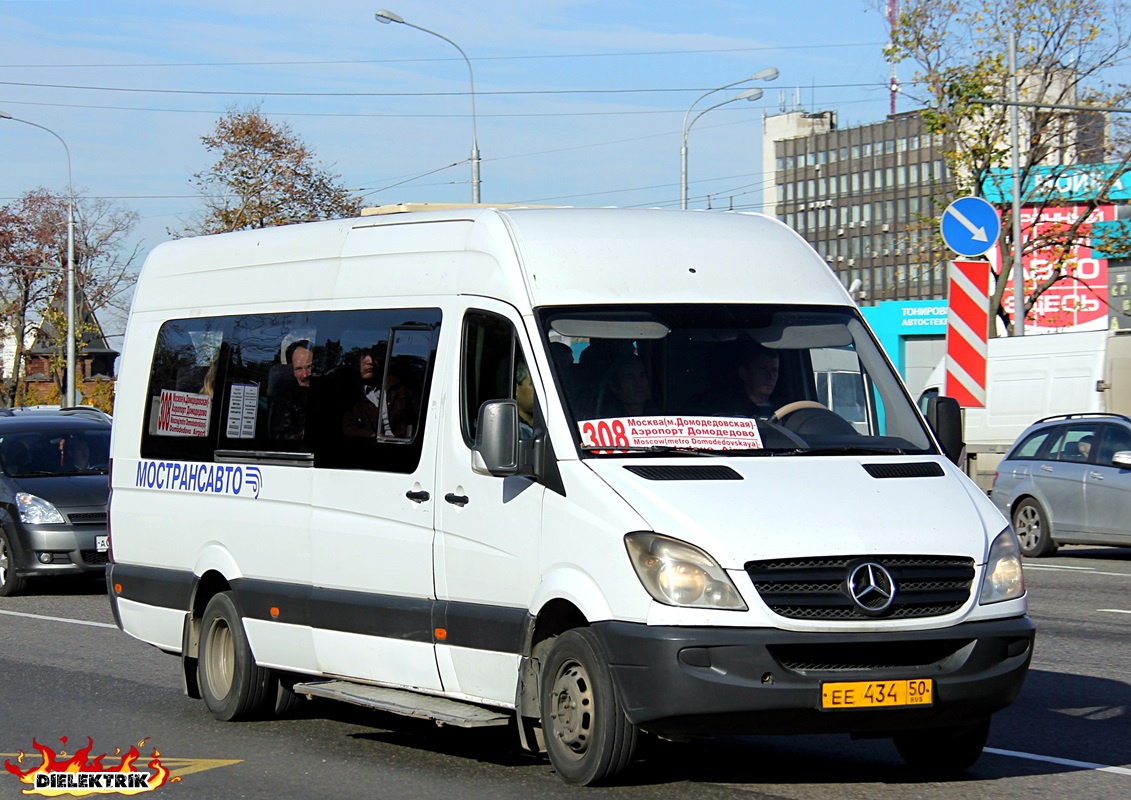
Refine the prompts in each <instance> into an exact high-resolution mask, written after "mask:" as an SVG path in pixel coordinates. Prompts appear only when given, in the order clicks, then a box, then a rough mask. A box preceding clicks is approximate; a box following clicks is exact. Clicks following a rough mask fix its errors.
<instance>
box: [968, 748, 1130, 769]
mask: <svg viewBox="0 0 1131 800" xmlns="http://www.w3.org/2000/svg"><path fill="white" fill-rule="evenodd" d="M985 752H987V753H993V754H994V755H999V756H1010V757H1011V758H1024V759H1028V760H1029V761H1044V762H1047V763H1049V764H1060V765H1061V766H1063V767H1076V768H1077V769H1092V770H1095V771H1096V772H1112V773H1115V774H1116V775H1131V769H1127V768H1126V767H1109V766H1108V765H1107V764H1093V763H1091V762H1090V761H1073V760H1072V759H1070V758H1056V757H1055V756H1038V755H1035V754H1033V753H1019V752H1018V751H1016V750H998V749H997V748H996V747H987V748H986V749H985Z"/></svg>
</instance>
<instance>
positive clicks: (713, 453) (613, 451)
mask: <svg viewBox="0 0 1131 800" xmlns="http://www.w3.org/2000/svg"><path fill="white" fill-rule="evenodd" d="M581 449H582V450H586V451H588V452H591V453H597V452H600V451H609V452H608V454H609V455H617V454H618V453H680V454H681V455H691V456H707V457H708V458H717V457H719V456H721V455H725V454H727V453H731V452H734V451H732V450H702V449H698V448H695V447H675V446H673V445H667V444H652V445H648V446H647V447H631V446H630V447H615V446H613V445H609V446H605V445H582V446H581Z"/></svg>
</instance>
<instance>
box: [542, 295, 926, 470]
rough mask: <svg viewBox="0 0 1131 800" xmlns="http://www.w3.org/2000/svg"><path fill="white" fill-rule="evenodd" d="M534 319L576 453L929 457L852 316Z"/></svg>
mask: <svg viewBox="0 0 1131 800" xmlns="http://www.w3.org/2000/svg"><path fill="white" fill-rule="evenodd" d="M539 322H540V325H541V330H542V334H543V336H544V339H545V344H546V346H547V347H548V348H549V352H550V355H551V360H552V362H553V369H554V372H555V376H556V379H557V384H558V386H559V387H560V392H561V394H562V400H563V402H564V404H565V407H566V409H567V413H568V414H569V415H570V417H571V421H572V423H573V425H574V426H575V429H576V432H577V437H578V442H579V445H580V447H581V449H582V452H583V454H584V455H586V456H592V457H601V456H607V455H624V454H633V453H641V454H649V453H670V452H673V451H676V452H704V453H710V452H713V451H728V455H753V456H761V455H817V454H821V455H824V454H832V455H836V454H860V453H867V454H873V453H874V454H884V453H893V454H912V453H934V452H935V450H934V447H933V445H932V443H931V439H930V437H929V435H928V433H927V430H926V428H925V427H924V424H923V422H922V419H921V418H920V416H919V415H918V413H917V412H916V410H915V408H914V406H913V404H912V402H911V400H910V399H909V398H908V397H907V394H906V392H905V391H904V389H903V386H902V384H901V383H900V381H899V379H898V378H897V377H896V375H895V374H894V373H893V371H892V369H891V367H890V366H889V364H888V362H887V360H886V359H885V358H884V356H883V354H882V353H881V352H880V349H879V347H878V345H877V344H876V342H875V340H874V339H873V338H872V336H871V334H870V333H869V332H868V329H867V327H866V326H865V325H864V323H863V321H862V320H861V318H860V315H859V313H858V312H857V311H856V310H855V309H850V308H839V307H822V306H781V305H773V306H766V305H737V304H699V303H696V304H678V305H676V304H665V305H638V306H617V307H615V308H612V307H607V306H602V307H571V308H548V309H541V310H540V311H539Z"/></svg>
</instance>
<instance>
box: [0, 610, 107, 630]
mask: <svg viewBox="0 0 1131 800" xmlns="http://www.w3.org/2000/svg"><path fill="white" fill-rule="evenodd" d="M0 614H6V615H7V616H9V617H26V618H28V619H42V620H46V621H48V622H69V623H70V624H72V625H89V626H90V627H92V628H114V629H115V630H117V629H118V626H117V625H111V624H110V623H109V622H91V621H90V620H85V619H68V618H67V617H48V616H44V615H43V614H25V613H24V612H22V611H3V610H0Z"/></svg>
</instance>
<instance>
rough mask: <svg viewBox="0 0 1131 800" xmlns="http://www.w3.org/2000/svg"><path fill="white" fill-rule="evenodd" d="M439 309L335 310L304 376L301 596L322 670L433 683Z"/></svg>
mask: <svg viewBox="0 0 1131 800" xmlns="http://www.w3.org/2000/svg"><path fill="white" fill-rule="evenodd" d="M440 336H441V330H440V309H438V308H395V307H394V308H382V309H372V310H362V311H349V312H336V313H334V314H332V316H331V321H330V323H328V324H326V325H324V326H323V329H320V330H319V332H318V340H317V343H316V349H321V350H322V351H324V352H325V353H326V356H325V373H326V374H325V375H324V376H322V380H320V381H317V382H315V381H313V380H312V383H311V392H312V397H311V402H310V408H309V410H308V412H307V435H308V438H313V441H314V444H313V450H314V466H315V469H314V490H313V492H312V498H313V508H312V509H311V518H310V571H311V580H312V584H313V585H312V587H311V603H310V625H311V627H312V628H313V635H314V646H315V652H316V654H317V657H318V666H319V669H320V670H321V671H322V672H323V673H326V674H331V675H341V676H345V677H349V678H358V679H362V680H372V681H377V682H380V683H385V684H394V685H401V686H410V687H416V688H422V689H431V690H438V689H439V688H440V682H439V676H438V675H437V672H436V660H435V655H434V651H433V646H432V611H433V605H434V602H435V593H434V590H433V583H432V539H433V536H434V530H435V524H434V520H433V515H434V507H435V492H436V489H435V487H434V486H433V483H434V478H435V471H436V468H435V463H436V439H437V436H438V432H437V431H436V428H437V425H436V419H435V418H434V416H433V415H430V414H429V410H430V407H431V404H430V403H429V395H430V392H431V391H432V387H433V385H434V383H435V381H434V379H433V375H434V373H435V364H436V361H437V352H438V351H437V345H438V342H439V339H440Z"/></svg>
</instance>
